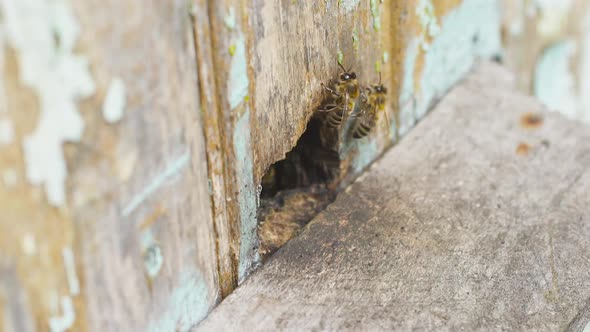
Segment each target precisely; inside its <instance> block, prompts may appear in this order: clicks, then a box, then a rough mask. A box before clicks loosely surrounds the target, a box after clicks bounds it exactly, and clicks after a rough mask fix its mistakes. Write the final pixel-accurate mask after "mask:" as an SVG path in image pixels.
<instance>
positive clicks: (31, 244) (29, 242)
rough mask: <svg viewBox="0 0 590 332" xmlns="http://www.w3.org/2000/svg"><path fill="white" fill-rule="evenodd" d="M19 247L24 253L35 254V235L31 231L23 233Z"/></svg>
mask: <svg viewBox="0 0 590 332" xmlns="http://www.w3.org/2000/svg"><path fill="white" fill-rule="evenodd" d="M21 247H22V250H23V253H24V254H25V255H27V256H33V255H35V254H36V253H37V241H35V235H33V234H31V233H25V234H24V235H23V238H22V240H21Z"/></svg>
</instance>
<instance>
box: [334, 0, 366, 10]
mask: <svg viewBox="0 0 590 332" xmlns="http://www.w3.org/2000/svg"><path fill="white" fill-rule="evenodd" d="M360 2H361V0H339V1H338V4H339V6H340V8H342V9H343V10H344V12H345V13H350V12H351V11H353V10H355V9H356V8H357V7H358V5H359V3H360Z"/></svg>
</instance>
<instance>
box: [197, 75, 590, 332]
mask: <svg viewBox="0 0 590 332" xmlns="http://www.w3.org/2000/svg"><path fill="white" fill-rule="evenodd" d="M514 90H515V89H514V79H513V78H512V77H511V76H510V75H509V74H507V72H506V71H505V70H504V69H502V68H500V67H498V66H496V65H489V64H486V65H484V66H482V67H479V68H478V69H477V71H476V72H475V73H474V74H473V75H472V76H470V77H469V78H468V79H466V80H465V81H464V82H463V83H461V85H460V86H459V87H457V88H456V89H454V90H453V91H452V92H451V93H450V94H449V95H448V96H447V97H445V98H444V99H443V100H442V101H441V102H440V103H439V104H438V106H437V107H436V109H435V111H433V113H432V114H431V115H429V116H428V117H427V118H426V119H424V120H423V121H422V122H421V123H420V124H419V125H418V126H417V127H416V128H415V129H414V130H413V131H412V132H410V133H409V134H408V135H407V137H405V138H404V140H402V141H401V142H400V144H398V145H397V146H396V147H394V148H393V149H392V150H391V151H389V152H388V153H387V154H386V155H385V156H384V157H383V158H382V159H381V160H379V161H378V162H377V163H376V164H375V165H374V166H372V167H371V168H370V170H369V171H368V172H367V174H365V175H363V176H362V177H361V178H359V179H358V180H357V181H356V182H355V183H354V184H353V185H352V186H351V187H349V188H348V189H347V190H346V192H345V193H343V194H342V195H340V196H339V197H338V198H337V200H336V202H335V203H334V204H332V205H331V206H330V207H329V208H328V209H327V210H325V211H324V212H322V213H321V214H320V215H319V216H318V217H317V218H316V219H314V220H313V221H312V222H311V223H310V224H309V225H307V227H306V228H305V230H304V232H303V233H302V234H301V235H300V236H298V237H297V238H295V239H293V240H291V241H290V242H289V243H287V245H285V246H284V247H283V248H282V249H280V250H279V251H278V252H277V253H276V254H275V255H274V256H273V257H271V259H270V260H269V261H268V262H267V264H266V265H265V266H263V267H262V268H260V269H259V270H258V271H256V272H255V273H254V274H253V275H252V276H251V277H250V278H249V279H248V280H247V281H246V282H244V283H243V284H242V285H241V286H240V287H238V289H237V290H236V291H235V292H234V293H233V294H231V295H230V296H228V297H227V298H226V299H225V300H224V301H223V302H222V303H221V304H220V305H219V306H218V308H217V309H215V310H214V311H213V312H212V313H211V314H210V315H209V317H208V318H207V319H206V320H205V321H204V322H202V323H201V324H200V325H199V326H198V327H197V328H196V329H195V330H197V331H226V330H253V331H275V330H293V331H300V330H338V331H341V330H350V331H358V330H363V331H365V330H400V331H406V330H428V331H432V330H437V331H438V330H468V331H473V330H519V329H525V330H544V331H561V330H568V329H572V330H575V331H581V329H582V328H583V327H584V326H586V324H587V323H588V317H589V315H590V308H589V307H588V298H590V259H589V257H588V255H587V253H588V252H590V242H589V241H588V240H587V239H588V237H589V236H590V222H589V218H590V215H589V213H588V209H587V206H588V205H589V204H590V195H589V193H588V188H590V172H589V171H588V169H589V166H590V147H588V146H587V145H585V144H581V143H582V142H585V141H588V140H589V139H590V134H589V131H588V128H587V127H584V126H583V125H581V124H579V123H575V122H572V121H568V120H565V119H564V118H563V117H561V116H559V115H556V114H551V113H546V112H545V110H544V108H543V107H542V106H541V105H540V103H539V102H537V101H536V100H533V99H532V98H529V97H526V96H523V95H522V94H519V93H517V92H515V91H514ZM531 119H534V120H533V121H531ZM456 128H460V130H453V129H456Z"/></svg>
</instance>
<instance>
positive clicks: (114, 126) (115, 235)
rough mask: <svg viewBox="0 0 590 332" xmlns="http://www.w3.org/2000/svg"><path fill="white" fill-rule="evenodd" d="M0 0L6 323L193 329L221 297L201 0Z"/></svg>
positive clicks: (1, 247) (1, 269)
mask: <svg viewBox="0 0 590 332" xmlns="http://www.w3.org/2000/svg"><path fill="white" fill-rule="evenodd" d="M0 4H1V6H0V10H1V11H2V17H3V29H2V32H3V34H2V36H3V37H4V38H3V39H4V40H5V41H6V49H3V50H2V51H3V52H2V53H3V54H5V57H4V59H5V61H4V62H3V63H4V66H3V69H2V70H1V71H0V72H1V73H2V80H1V81H2V85H3V86H2V89H0V90H2V96H5V97H6V98H5V99H4V98H3V99H2V102H3V103H6V104H5V105H6V107H4V108H2V109H1V110H0V117H2V120H3V121H6V122H7V123H9V124H10V125H11V126H12V127H14V129H15V130H14V132H15V134H14V135H12V136H11V137H10V142H8V143H7V144H3V145H2V146H0V149H1V153H0V172H1V174H2V176H3V177H2V179H3V185H2V186H0V211H2V213H1V215H0V252H1V254H0V275H1V278H0V298H2V300H1V301H0V303H1V304H2V307H0V312H1V314H0V316H2V317H3V320H4V323H3V325H4V327H6V328H7V329H8V330H14V331H28V330H31V331H32V330H48V329H49V328H52V329H53V330H56V331H61V330H63V329H66V328H71V329H72V330H93V331H111V330H119V331H132V330H157V331H170V330H174V329H180V330H187V329H189V328H190V327H191V326H192V325H194V324H195V323H196V322H198V321H199V320H200V319H201V318H202V317H204V315H205V314H206V313H207V312H208V310H209V309H210V308H211V307H212V306H213V305H214V304H215V303H216V302H217V301H218V300H219V299H220V292H219V286H218V284H219V282H218V277H217V275H218V269H217V253H216V249H215V232H214V230H213V220H212V210H211V205H210V194H209V185H208V180H207V164H206V157H205V156H206V155H205V142H204V136H203V128H202V126H201V119H200V118H201V101H200V99H199V84H198V81H197V68H196V63H197V60H196V56H195V47H194V39H193V38H194V37H193V29H192V23H191V18H190V15H189V14H190V6H188V5H187V3H186V2H185V1H150V2H141V3H139V2H120V1H82V2H79V1H72V2H69V3H67V2H63V1H54V2H45V1H37V0H29V1H20V0H16V1H10V0H4V1H2V2H1V3H0ZM35 43H36V44H35ZM3 47H4V44H3ZM4 51H6V52H4ZM27 66H28V67H27ZM27 70H28V71H27ZM27 75H28V76H27ZM2 105H3V106H4V104H2ZM101 113H102V114H101ZM3 133H5V132H3ZM30 135H33V137H38V138H40V142H37V141H34V142H33V143H35V144H33V145H32V147H33V148H38V149H37V150H33V153H32V154H30V155H26V153H27V151H28V150H27V149H28V145H27V144H28V143H27V142H29V140H28V139H27V138H26V137H28V136H30ZM34 135H38V136H34ZM3 143H4V142H3ZM62 146H63V150H62ZM29 148H30V147H29ZM23 150H24V151H23ZM61 163H65V164H61ZM31 168H32V169H33V171H35V170H36V171H37V172H40V175H39V174H28V176H27V171H29V172H31ZM39 169H40V170H39ZM39 178H40V180H39ZM31 179H33V180H31ZM30 181H34V182H39V181H44V182H43V183H41V185H38V186H31V185H30V183H28V182H30ZM43 184H44V186H43ZM50 203H52V204H50Z"/></svg>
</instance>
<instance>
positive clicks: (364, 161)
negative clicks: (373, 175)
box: [352, 138, 379, 174]
mask: <svg viewBox="0 0 590 332" xmlns="http://www.w3.org/2000/svg"><path fill="white" fill-rule="evenodd" d="M357 144H358V148H357V149H358V152H359V153H358V155H356V156H355V158H354V160H353V161H352V168H353V170H354V172H355V173H356V174H359V173H360V172H361V171H362V170H363V169H365V167H367V166H368V165H369V164H370V163H371V162H373V161H374V160H375V159H376V158H377V156H378V155H379V148H378V147H377V142H375V141H374V140H370V141H368V139H367V138H363V139H361V140H357Z"/></svg>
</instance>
